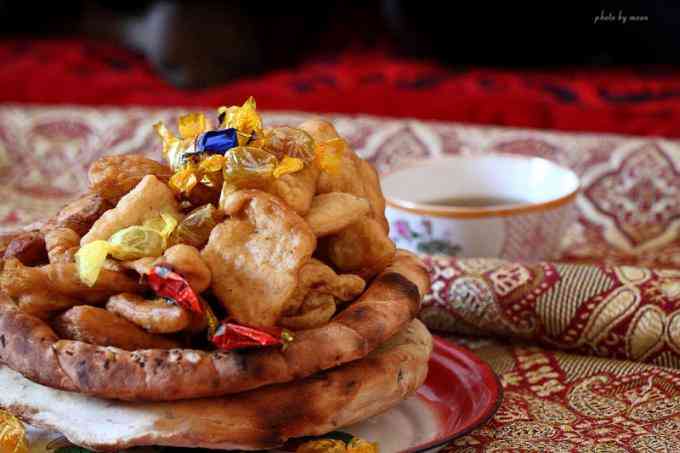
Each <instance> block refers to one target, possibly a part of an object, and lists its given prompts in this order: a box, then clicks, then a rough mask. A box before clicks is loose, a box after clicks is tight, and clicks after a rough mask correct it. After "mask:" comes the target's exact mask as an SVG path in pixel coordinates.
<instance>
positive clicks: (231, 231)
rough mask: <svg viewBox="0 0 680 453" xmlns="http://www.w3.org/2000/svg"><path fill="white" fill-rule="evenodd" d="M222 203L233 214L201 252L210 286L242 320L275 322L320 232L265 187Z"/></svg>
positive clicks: (234, 196)
mask: <svg viewBox="0 0 680 453" xmlns="http://www.w3.org/2000/svg"><path fill="white" fill-rule="evenodd" d="M223 206H224V210H225V213H226V214H228V215H229V216H230V218H228V219H227V220H225V221H224V222H222V223H220V224H219V225H217V226H216V227H215V228H214V229H213V230H212V232H211V234H210V239H209V240H208V244H207V245H206V246H205V248H204V249H203V251H202V253H201V256H202V257H203V260H205V262H206V263H207V264H208V267H209V268H210V271H211V272H212V277H213V278H212V290H213V292H214V294H215V296H217V298H218V299H219V301H220V302H221V303H222V304H223V305H224V307H225V308H226V309H227V310H228V311H229V314H230V316H232V317H234V319H236V320H237V321H238V322H240V323H243V324H246V325H252V326H273V325H275V324H276V321H277V320H278V319H279V317H280V314H281V311H282V309H283V306H284V303H285V302H286V300H288V298H289V297H290V296H291V294H292V293H293V291H294V290H295V287H296V286H297V280H298V279H297V275H298V271H299V269H300V266H302V264H303V263H305V262H306V261H307V260H308V259H309V257H310V256H311V255H312V253H313V252H314V248H315V246H316V237H315V236H314V233H313V232H312V231H311V229H310V228H309V226H308V225H307V223H306V222H305V221H304V220H303V219H302V218H301V217H300V216H298V215H297V214H296V213H295V212H294V211H293V210H292V209H291V208H289V207H288V206H286V205H284V204H283V203H282V202H281V201H279V199H278V198H276V197H274V196H272V195H270V194H268V193H265V192H262V191H259V190H240V191H237V192H234V193H232V194H231V195H229V196H228V198H227V199H226V200H225V203H224V204H223Z"/></svg>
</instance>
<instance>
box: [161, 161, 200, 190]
mask: <svg viewBox="0 0 680 453" xmlns="http://www.w3.org/2000/svg"><path fill="white" fill-rule="evenodd" d="M196 173H197V168H196V165H194V164H188V165H186V166H185V167H184V168H180V169H179V170H177V171H176V172H175V173H174V174H173V175H172V176H171V177H170V181H168V185H169V186H170V188H171V189H173V190H174V191H175V192H180V193H189V192H191V189H193V188H194V187H196V184H198V176H197V175H196Z"/></svg>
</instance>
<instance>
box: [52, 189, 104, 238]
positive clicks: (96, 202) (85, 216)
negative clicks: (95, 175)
mask: <svg viewBox="0 0 680 453" xmlns="http://www.w3.org/2000/svg"><path fill="white" fill-rule="evenodd" d="M112 207H113V205H112V204H111V203H109V202H108V201H106V200H105V199H103V198H102V197H101V196H99V194H96V193H86V194H84V195H82V196H81V197H80V198H76V199H75V200H73V201H71V202H69V203H68V204H66V206H64V207H63V208H61V210H60V211H59V213H57V215H56V216H55V217H54V218H53V219H51V220H49V221H48V222H47V224H46V225H45V226H44V227H43V228H42V231H43V232H45V233H46V232H47V231H49V230H51V229H54V228H69V229H71V230H73V231H75V232H76V233H77V234H78V235H79V236H82V235H84V234H85V233H87V231H88V230H89V229H90V228H91V227H92V225H93V224H94V222H95V220H97V219H98V218H99V217H101V215H102V214H103V213H104V212H106V211H108V210H109V209H111V208H112Z"/></svg>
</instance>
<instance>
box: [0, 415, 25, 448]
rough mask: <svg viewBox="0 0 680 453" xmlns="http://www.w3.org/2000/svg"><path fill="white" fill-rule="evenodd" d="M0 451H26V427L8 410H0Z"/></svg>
mask: <svg viewBox="0 0 680 453" xmlns="http://www.w3.org/2000/svg"><path fill="white" fill-rule="evenodd" d="M0 452H2V453H28V442H27V440H26V428H24V425H23V424H22V423H21V421H19V419H18V418H16V417H15V416H14V415H12V414H10V413H9V412H5V411H3V410H0Z"/></svg>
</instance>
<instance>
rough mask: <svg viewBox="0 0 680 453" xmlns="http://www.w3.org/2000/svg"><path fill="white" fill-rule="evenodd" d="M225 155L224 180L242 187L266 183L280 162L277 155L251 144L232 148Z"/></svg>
mask: <svg viewBox="0 0 680 453" xmlns="http://www.w3.org/2000/svg"><path fill="white" fill-rule="evenodd" d="M225 157H226V161H225V163H224V169H223V170H222V175H223V177H224V182H225V183H229V184H232V185H234V186H235V187H237V188H240V189H242V188H257V187H260V186H262V185H264V184H265V183H266V182H267V181H268V180H269V178H271V176H272V173H273V172H274V169H275V168H276V167H277V166H278V164H279V161H278V159H277V158H276V156H274V155H272V154H270V153H268V152H267V151H265V150H263V149H261V148H253V147H250V146H239V147H236V148H232V149H231V151H229V152H228V153H227V154H226V156H225Z"/></svg>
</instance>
